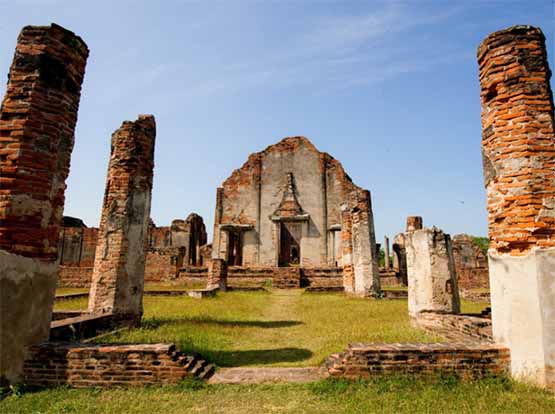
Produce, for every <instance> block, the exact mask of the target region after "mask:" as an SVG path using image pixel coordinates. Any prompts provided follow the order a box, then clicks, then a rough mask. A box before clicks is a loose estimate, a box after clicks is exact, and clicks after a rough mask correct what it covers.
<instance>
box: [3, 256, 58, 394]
mask: <svg viewBox="0 0 555 414" xmlns="http://www.w3.org/2000/svg"><path fill="white" fill-rule="evenodd" d="M57 274H58V264H57V263H55V262H52V261H43V260H40V259H35V258H31V257H23V256H19V255H16V254H11V253H8V252H6V251H4V250H0V385H3V384H5V383H12V384H13V383H17V382H18V380H19V379H20V376H21V372H22V369H23V359H24V350H25V347H26V346H27V345H31V344H35V343H39V342H42V341H46V340H48V335H49V332H50V320H51V316H52V306H53V304H54V295H55V290H56V279H57Z"/></svg>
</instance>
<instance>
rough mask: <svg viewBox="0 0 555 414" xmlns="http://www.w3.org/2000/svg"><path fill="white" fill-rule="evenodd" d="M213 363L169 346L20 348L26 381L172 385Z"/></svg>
mask: <svg viewBox="0 0 555 414" xmlns="http://www.w3.org/2000/svg"><path fill="white" fill-rule="evenodd" d="M211 372H213V367H212V366H210V365H209V364H207V363H206V362H205V361H202V360H200V359H199V358H198V357H194V356H186V355H183V354H182V353H181V352H179V351H178V350H177V349H176V347H175V345H173V344H138V345H113V344H112V345H89V344H78V343H77V344H63V343H52V342H51V343H44V344H39V345H34V346H31V347H29V348H28V349H27V351H26V357H25V364H24V368H23V381H24V383H25V384H27V385H31V386H42V387H53V386H59V385H69V386H72V387H76V388H84V387H113V386H129V385H141V386H143V385H148V384H175V383H178V382H179V381H181V380H182V379H183V378H185V377H189V376H199V377H206V376H207V375H209V374H211Z"/></svg>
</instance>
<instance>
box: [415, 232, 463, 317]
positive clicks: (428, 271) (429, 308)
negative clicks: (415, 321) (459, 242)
mask: <svg viewBox="0 0 555 414" xmlns="http://www.w3.org/2000/svg"><path fill="white" fill-rule="evenodd" d="M405 237H406V239H405V248H406V251H407V270H408V285H409V315H411V316H412V317H414V316H417V315H418V313H420V312H445V313H459V312H460V299H459V289H458V286H457V275H456V271H455V260H454V259H453V247H452V243H451V237H450V236H449V235H448V234H444V233H443V232H442V231H441V230H439V229H437V228H435V227H434V228H432V229H422V230H416V231H412V232H408V233H406V235H405Z"/></svg>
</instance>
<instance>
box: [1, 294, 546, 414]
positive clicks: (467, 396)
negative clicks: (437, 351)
mask: <svg viewBox="0 0 555 414" xmlns="http://www.w3.org/2000/svg"><path fill="white" fill-rule="evenodd" d="M144 303H145V317H144V319H143V325H142V327H141V328H140V329H134V330H131V331H127V332H123V333H120V334H117V335H112V336H110V337H108V338H103V339H102V342H106V341H112V342H175V343H177V344H178V345H179V346H180V347H181V348H182V349H184V350H185V351H188V350H195V351H198V352H200V353H201V354H202V355H203V356H204V357H206V358H207V359H209V360H211V361H213V362H215V363H216V364H217V365H219V366H247V365H251V366H314V365H318V364H320V363H321V362H322V361H323V359H324V358H325V357H326V356H327V355H329V354H331V353H333V352H336V351H339V350H342V349H344V348H345V346H346V344H347V343H349V342H358V341H363V342H429V341H436V340H439V338H435V337H433V336H431V335H428V334H425V333H423V332H421V331H419V330H415V329H412V328H411V327H410V325H409V321H408V315H407V303H406V300H369V299H359V298H353V297H348V296H344V295H341V294H306V293H304V294H303V293H302V291H300V290H290V291H274V292H272V293H269V292H228V293H220V294H219V295H218V296H217V297H215V298H210V299H203V300H195V299H192V298H189V297H145V299H144ZM85 306H86V299H80V300H71V301H64V302H59V303H57V304H56V308H57V309H60V310H61V309H76V308H79V307H80V308H83V307H85ZM483 307H484V305H483V304H473V303H468V302H464V303H463V311H464V312H476V311H481V310H482V309H483ZM553 412H555V395H554V394H550V393H547V392H545V391H542V390H539V389H537V388H533V387H529V386H526V385H523V384H518V383H514V382H512V381H510V380H507V379H503V378H501V379H486V380H481V381H475V382H463V381H460V380H457V379H454V378H431V379H430V378H428V379H415V378H403V377H391V376H389V377H380V378H376V379H373V380H370V381H359V382H346V381H320V382H316V383H313V384H275V385H206V384H204V383H200V382H197V381H184V382H183V383H182V384H180V385H176V386H161V387H138V388H115V389H106V390H101V389H80V390H77V389H69V388H65V387H60V388H56V389H51V390H38V391H34V392H33V391H26V390H16V393H15V394H14V395H11V396H9V397H7V398H5V399H4V400H2V401H0V413H1V414H4V413H6V414H8V413H21V414H24V413H34V414H46V413H79V414H81V413H83V414H87V413H90V414H93V413H103V414H112V413H113V414H125V413H139V414H140V413H144V414H151V413H175V414H181V413H241V414H249V413H256V414H258V413H337V414H341V413H352V414H356V413H433V414H435V413H457V414H466V413H494V414H495V413H537V414H542V413H553Z"/></svg>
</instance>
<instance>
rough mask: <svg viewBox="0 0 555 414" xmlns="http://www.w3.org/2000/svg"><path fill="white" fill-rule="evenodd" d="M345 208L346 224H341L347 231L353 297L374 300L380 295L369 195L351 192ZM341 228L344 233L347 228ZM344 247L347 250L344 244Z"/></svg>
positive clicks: (377, 256) (367, 193)
mask: <svg viewBox="0 0 555 414" xmlns="http://www.w3.org/2000/svg"><path fill="white" fill-rule="evenodd" d="M348 204H349V206H348V207H349V213H350V216H351V217H350V223H345V224H349V225H350V227H351V244H350V248H351V253H350V256H351V263H352V272H353V275H352V277H353V279H354V281H353V282H354V286H353V287H354V293H355V294H357V295H359V296H378V295H379V294H380V292H381V286H380V272H379V270H378V264H379V253H378V251H377V249H376V235H375V232H374V216H373V213H372V202H371V198H370V192H369V191H368V190H355V191H353V192H351V194H350V195H349V202H348ZM347 221H348V220H347ZM345 227H346V230H348V225H347V226H345ZM345 245H346V246H347V248H348V247H349V244H348V243H345ZM347 257H348V256H347ZM349 269H350V268H349Z"/></svg>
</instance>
